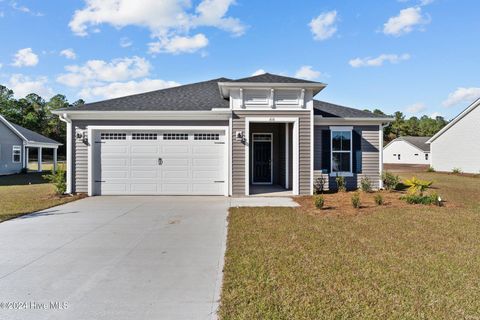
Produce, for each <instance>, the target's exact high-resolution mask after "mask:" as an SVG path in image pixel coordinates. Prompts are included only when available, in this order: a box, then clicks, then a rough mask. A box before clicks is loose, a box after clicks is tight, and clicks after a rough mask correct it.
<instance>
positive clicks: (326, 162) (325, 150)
mask: <svg viewBox="0 0 480 320" xmlns="http://www.w3.org/2000/svg"><path fill="white" fill-rule="evenodd" d="M330 144H331V141H330V130H322V166H321V169H322V171H323V172H324V173H330V161H331V159H330V149H331V146H330Z"/></svg>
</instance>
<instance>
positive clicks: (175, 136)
mask: <svg viewBox="0 0 480 320" xmlns="http://www.w3.org/2000/svg"><path fill="white" fill-rule="evenodd" d="M163 140H188V133H164V134H163Z"/></svg>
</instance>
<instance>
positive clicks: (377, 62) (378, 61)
mask: <svg viewBox="0 0 480 320" xmlns="http://www.w3.org/2000/svg"><path fill="white" fill-rule="evenodd" d="M409 59H410V55H409V54H408V53H405V54H402V55H397V54H381V55H379V56H378V57H376V58H371V57H367V58H355V59H352V60H350V61H349V62H348V63H349V64H350V66H352V67H354V68H360V67H381V66H383V64H384V63H385V62H390V63H400V62H401V61H405V60H409Z"/></svg>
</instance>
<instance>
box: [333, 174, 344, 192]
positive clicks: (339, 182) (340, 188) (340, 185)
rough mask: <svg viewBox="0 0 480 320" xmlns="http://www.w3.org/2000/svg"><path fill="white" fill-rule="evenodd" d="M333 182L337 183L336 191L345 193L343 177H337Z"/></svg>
mask: <svg viewBox="0 0 480 320" xmlns="http://www.w3.org/2000/svg"><path fill="white" fill-rule="evenodd" d="M335 182H336V183H337V188H338V191H341V192H345V191H347V186H346V184H345V177H341V176H337V177H336V178H335Z"/></svg>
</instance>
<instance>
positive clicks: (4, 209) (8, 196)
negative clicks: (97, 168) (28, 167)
mask: <svg viewBox="0 0 480 320" xmlns="http://www.w3.org/2000/svg"><path fill="white" fill-rule="evenodd" d="M45 173H46V172H45ZM45 173H43V174H45ZM80 197H81V196H78V195H76V196H58V195H56V194H55V188H54V186H53V185H52V184H50V183H47V182H46V181H45V180H44V179H43V178H42V174H40V173H28V174H15V175H10V176H1V177H0V222H1V221H5V220H8V219H12V218H15V217H18V216H21V215H24V214H27V213H31V212H35V211H39V210H43V209H47V208H50V207H54V206H57V205H60V204H63V203H67V202H70V201H73V200H77V199H79V198H80Z"/></svg>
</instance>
